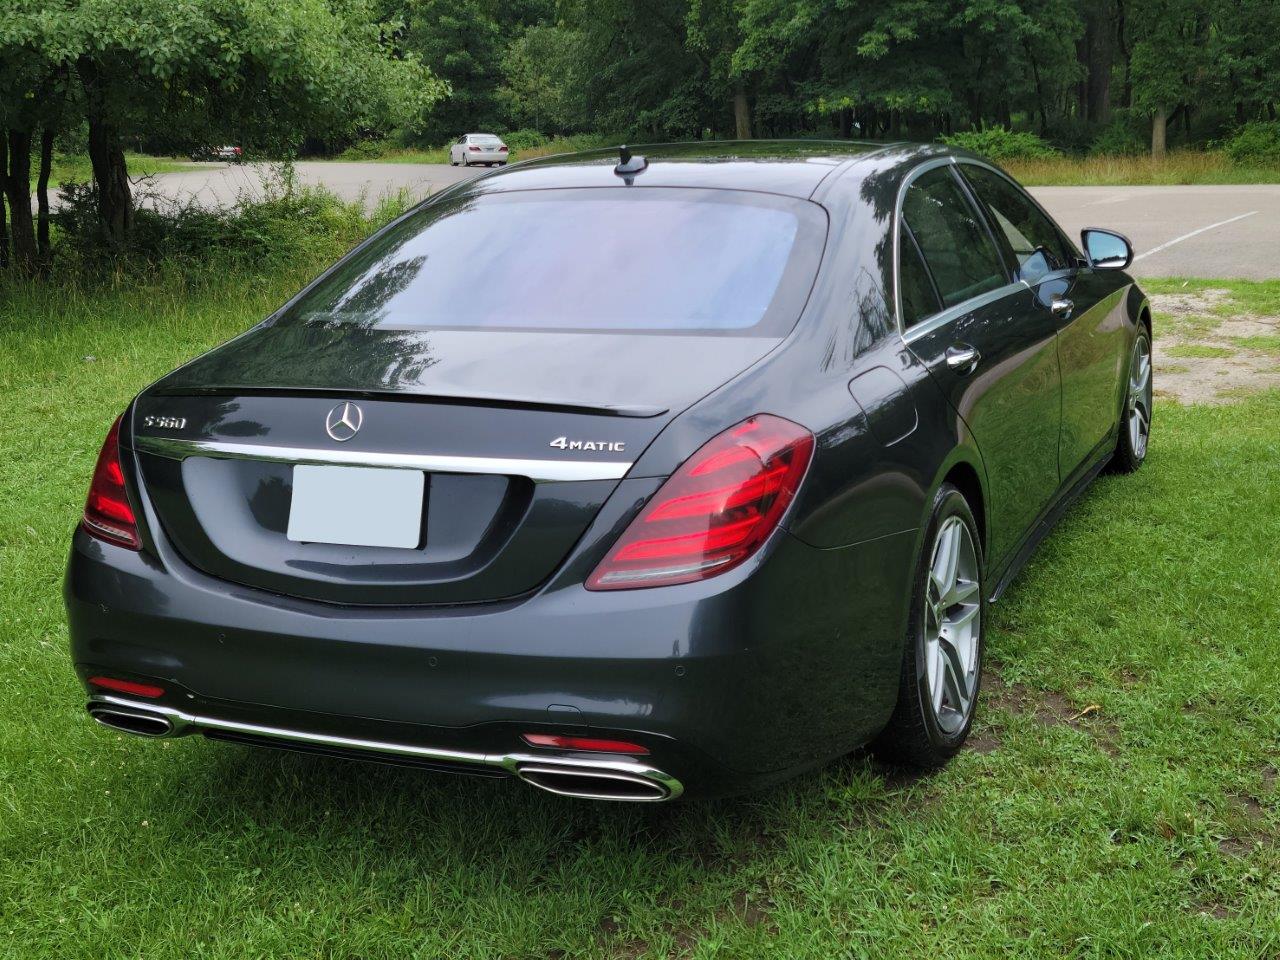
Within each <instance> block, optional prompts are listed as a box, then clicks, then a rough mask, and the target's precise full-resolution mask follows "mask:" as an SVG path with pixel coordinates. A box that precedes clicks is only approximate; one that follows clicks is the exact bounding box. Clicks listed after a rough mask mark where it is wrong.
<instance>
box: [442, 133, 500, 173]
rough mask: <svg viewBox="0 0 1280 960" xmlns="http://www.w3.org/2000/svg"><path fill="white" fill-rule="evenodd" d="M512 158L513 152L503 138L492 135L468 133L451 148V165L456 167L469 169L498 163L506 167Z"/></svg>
mask: <svg viewBox="0 0 1280 960" xmlns="http://www.w3.org/2000/svg"><path fill="white" fill-rule="evenodd" d="M510 156H511V151H510V150H509V149H507V145H506V144H505V143H503V142H502V138H501V137H497V136H495V135H494V134H492V133H466V134H463V135H462V136H460V137H459V138H458V139H457V140H455V141H454V143H453V145H452V146H450V147H449V165H450V166H454V167H456V166H457V165H458V164H462V165H463V166H464V167H469V166H471V165H472V164H476V163H483V164H484V165H485V166H486V167H489V166H492V165H493V164H495V163H496V164H497V165H498V166H500V167H505V166H506V165H507V160H508V158H509V157H510Z"/></svg>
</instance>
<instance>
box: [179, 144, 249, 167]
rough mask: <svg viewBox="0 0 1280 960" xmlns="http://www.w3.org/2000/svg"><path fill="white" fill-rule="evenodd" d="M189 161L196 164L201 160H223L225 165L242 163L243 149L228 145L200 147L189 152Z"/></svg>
mask: <svg viewBox="0 0 1280 960" xmlns="http://www.w3.org/2000/svg"><path fill="white" fill-rule="evenodd" d="M191 159H192V160H194V161H196V162H197V163H199V162H201V161H203V160H224V161H226V162H227V163H242V162H243V161H244V148H243V147H233V146H230V145H225V146H221V147H200V148H199V149H197V150H193V151H191Z"/></svg>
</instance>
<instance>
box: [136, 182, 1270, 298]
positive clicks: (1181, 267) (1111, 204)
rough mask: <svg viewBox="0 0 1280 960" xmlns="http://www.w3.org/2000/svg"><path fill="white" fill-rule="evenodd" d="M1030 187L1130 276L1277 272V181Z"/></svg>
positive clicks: (360, 187)
mask: <svg viewBox="0 0 1280 960" xmlns="http://www.w3.org/2000/svg"><path fill="white" fill-rule="evenodd" d="M297 171H298V175H299V176H300V177H301V178H302V179H303V180H304V181H306V182H309V183H317V184H323V185H325V186H326V187H328V188H329V189H331V190H333V191H334V192H336V193H338V194H339V195H340V196H343V197H346V198H348V199H355V198H357V197H360V196H364V197H366V198H368V199H370V200H374V199H376V198H377V197H379V196H380V195H383V194H386V193H390V192H394V191H398V190H401V189H405V190H408V191H410V192H411V193H412V194H414V195H415V196H422V197H425V196H427V195H428V194H429V193H432V192H434V191H436V190H439V189H441V188H443V187H446V186H448V185H449V184H451V183H455V182H457V181H458V180H461V179H464V178H466V177H469V176H475V175H476V174H478V173H480V172H483V170H462V169H461V168H455V167H450V166H448V165H447V164H394V163H327V162H304V163H299V164H297ZM262 175H263V174H262V168H260V167H256V166H252V165H250V166H243V167H235V166H227V165H225V164H198V165H197V164H192V169H191V170H190V171H183V172H181V173H166V174H162V175H160V176H157V177H155V178H153V180H154V183H153V189H156V190H158V191H160V192H161V193H162V194H164V195H166V196H171V197H176V196H182V197H196V198H198V199H199V200H200V201H201V202H207V203H228V202H230V201H232V200H234V199H235V198H236V196H237V195H239V194H241V193H245V192H248V193H254V192H257V191H259V190H260V189H261V177H262ZM1032 193H1034V194H1035V196H1036V197H1037V198H1038V199H1039V200H1040V202H1041V203H1043V204H1044V205H1045V207H1046V208H1047V209H1048V210H1049V212H1050V213H1051V214H1053V216H1054V217H1056V218H1057V220H1058V222H1059V223H1061V224H1062V225H1063V227H1065V228H1066V229H1067V230H1068V231H1069V232H1070V233H1071V234H1072V235H1073V236H1075V235H1077V234H1078V233H1079V231H1080V229H1081V228H1082V227H1089V226H1101V227H1110V228H1111V229H1113V230H1119V231H1120V232H1121V233H1124V234H1126V235H1127V236H1128V237H1129V238H1130V239H1131V240H1132V241H1133V245H1134V248H1135V249H1136V250H1137V252H1138V259H1137V261H1136V262H1135V263H1134V265H1133V273H1134V274H1136V275H1137V276H1148V277H1149V276H1162V277H1168V276H1193V277H1244V278H1249V279H1255V280H1260V279H1265V278H1268V277H1277V276H1280V184H1265V185H1258V186H1254V185H1249V186H1187V187H1036V188H1034V189H1033V190H1032Z"/></svg>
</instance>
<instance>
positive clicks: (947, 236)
mask: <svg viewBox="0 0 1280 960" xmlns="http://www.w3.org/2000/svg"><path fill="white" fill-rule="evenodd" d="M902 216H903V219H904V220H906V222H907V226H909V227H910V228H911V232H912V233H913V234H914V235H915V238H916V240H917V241H918V242H919V244H920V252H921V253H922V254H923V255H924V259H925V263H926V264H928V266H929V272H930V274H932V276H933V281H934V283H935V284H936V285H937V288H938V294H939V295H940V296H941V297H942V303H943V305H944V306H947V307H953V306H955V305H956V304H958V303H963V302H964V301H965V300H968V299H970V298H972V297H976V296H980V295H981V294H984V293H989V292H991V291H992V290H998V289H999V288H1000V287H1002V286H1004V285H1005V284H1006V283H1008V282H1009V281H1008V276H1007V274H1006V273H1005V266H1004V261H1003V259H1002V258H1001V256H1000V253H999V251H997V250H996V246H995V243H994V241H993V240H992V238H991V234H990V232H989V231H988V230H987V226H986V224H985V223H984V222H983V220H982V217H981V216H980V215H979V213H978V210H977V209H976V208H975V207H974V206H973V204H972V203H970V201H969V198H968V197H967V196H965V193H964V191H963V190H962V189H961V187H960V183H959V182H958V181H957V180H956V178H955V174H953V173H952V172H951V169H950V168H949V167H938V168H936V169H934V170H928V171H926V172H925V173H923V174H921V175H920V176H919V177H917V178H916V179H915V180H914V181H912V183H911V185H910V186H909V187H907V195H906V197H905V198H904V199H903V203H902Z"/></svg>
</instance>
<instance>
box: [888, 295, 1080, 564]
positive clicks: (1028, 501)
mask: <svg viewBox="0 0 1280 960" xmlns="http://www.w3.org/2000/svg"><path fill="white" fill-rule="evenodd" d="M1006 290H1007V292H1006V293H1005V295H1004V296H1001V297H1000V298H999V299H996V300H994V301H993V302H990V303H987V304H985V305H983V306H979V307H977V308H976V309H972V310H970V311H969V312H967V313H965V314H963V315H962V316H961V317H959V318H958V319H956V320H954V321H952V322H950V323H944V324H942V325H941V326H936V327H933V328H932V329H929V328H928V326H927V325H926V327H925V328H924V329H923V332H921V333H918V334H916V335H915V336H913V337H912V338H911V340H910V347H911V350H912V352H913V353H914V354H915V355H916V356H917V357H918V358H919V359H920V360H921V362H923V363H924V364H925V365H926V366H927V367H928V368H929V372H930V373H931V374H932V375H933V378H934V380H935V381H936V382H937V383H938V385H939V386H940V387H941V388H942V391H943V393H945V394H946V396H947V398H948V400H950V402H951V404H952V406H953V407H955V409H956V411H957V412H958V413H959V414H960V416H961V417H962V418H963V419H964V421H965V423H966V424H968V426H969V429H970V431H972V433H973V436H974V439H975V440H976V441H977V444H978V449H979V451H980V452H981V453H982V460H983V464H984V466H985V467H986V471H987V492H988V501H989V502H988V504H987V516H988V521H989V525H990V536H991V542H990V543H989V544H988V558H989V562H990V563H991V566H992V568H993V569H998V568H999V567H1000V566H1001V565H1002V564H1003V562H1004V560H1005V559H1006V558H1007V556H1008V555H1009V554H1010V552H1011V551H1012V550H1013V549H1014V548H1015V547H1016V546H1017V545H1018V543H1019V542H1020V541H1021V539H1022V537H1023V534H1024V533H1025V532H1026V531H1027V529H1028V528H1029V527H1030V525H1031V524H1032V523H1033V522H1034V521H1035V520H1036V518H1037V517H1038V515H1039V514H1040V512H1041V510H1043V509H1044V507H1045V505H1046V504H1048V503H1049V501H1050V500H1051V499H1052V497H1053V495H1054V494H1055V493H1056V491H1057V489H1058V482H1059V478H1058V431H1059V425H1060V419H1061V418H1060V409H1059V406H1060V403H1061V391H1060V385H1059V373H1058V355H1057V344H1056V332H1055V329H1054V324H1053V322H1052V320H1051V319H1050V314H1049V312H1048V311H1046V310H1042V309H1041V308H1040V307H1039V304H1037V303H1036V302H1035V297H1034V295H1033V294H1032V292H1031V291H1030V290H1028V289H1027V287H1026V286H1025V285H1024V284H1017V285H1016V286H1010V287H1008V288H1006ZM957 346H968V347H973V348H975V349H976V350H977V351H978V353H979V355H980V357H979V359H978V361H977V365H976V367H974V368H973V369H972V371H967V370H966V369H964V368H959V369H957V368H955V367H953V366H952V365H951V364H949V363H948V362H947V360H948V358H947V354H948V350H950V349H952V348H954V347H957Z"/></svg>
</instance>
